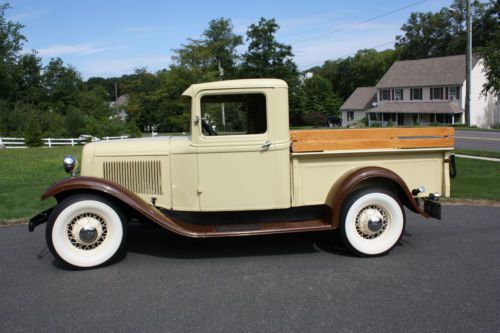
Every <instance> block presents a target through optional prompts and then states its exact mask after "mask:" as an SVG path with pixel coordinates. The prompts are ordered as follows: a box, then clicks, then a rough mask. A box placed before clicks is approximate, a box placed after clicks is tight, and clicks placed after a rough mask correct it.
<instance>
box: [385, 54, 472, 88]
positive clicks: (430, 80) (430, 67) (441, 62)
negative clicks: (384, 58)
mask: <svg viewBox="0 0 500 333" xmlns="http://www.w3.org/2000/svg"><path fill="white" fill-rule="evenodd" d="M477 61H478V58H477V57H474V56H473V57H472V67H474V66H475V65H476V63H477ZM464 80H465V55H463V54H462V55H455V56H449V57H438V58H427V59H418V60H405V61H396V62H395V63H394V64H392V66H391V68H389V70H388V71H387V72H386V73H385V75H384V76H383V77H382V79H380V81H379V82H378V83H377V85H376V87H377V88H394V87H419V86H438V85H446V84H462V83H463V82H464Z"/></svg>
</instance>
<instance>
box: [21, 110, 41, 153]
mask: <svg viewBox="0 0 500 333" xmlns="http://www.w3.org/2000/svg"><path fill="white" fill-rule="evenodd" d="M24 138H25V142H26V145H27V146H28V147H40V146H42V145H43V142H42V128H41V127H40V120H39V118H38V115H37V114H36V113H31V114H30V116H29V120H28V124H27V126H26V129H25V131H24Z"/></svg>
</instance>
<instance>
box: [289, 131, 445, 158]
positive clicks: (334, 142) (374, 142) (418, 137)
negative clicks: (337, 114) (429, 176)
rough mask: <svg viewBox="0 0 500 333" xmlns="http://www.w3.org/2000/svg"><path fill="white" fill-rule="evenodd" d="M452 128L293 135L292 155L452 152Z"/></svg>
mask: <svg viewBox="0 0 500 333" xmlns="http://www.w3.org/2000/svg"><path fill="white" fill-rule="evenodd" d="M454 133H455V130H454V128H452V127H426V128H369V129H364V128H363V129H327V130H294V131H290V136H291V138H292V152H294V153H304V152H320V151H329V150H356V149H388V148H393V149H411V148H453V145H454Z"/></svg>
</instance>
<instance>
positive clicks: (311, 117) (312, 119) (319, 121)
mask: <svg viewBox="0 0 500 333" xmlns="http://www.w3.org/2000/svg"><path fill="white" fill-rule="evenodd" d="M304 122H305V123H306V125H312V126H314V127H323V126H325V125H326V123H327V120H326V116H325V115H324V114H322V113H319V112H309V113H308V114H306V116H305V117H304Z"/></svg>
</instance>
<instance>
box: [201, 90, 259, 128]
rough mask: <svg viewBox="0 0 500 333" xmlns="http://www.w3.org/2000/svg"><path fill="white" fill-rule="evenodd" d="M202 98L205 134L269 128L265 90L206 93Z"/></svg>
mask: <svg viewBox="0 0 500 333" xmlns="http://www.w3.org/2000/svg"><path fill="white" fill-rule="evenodd" d="M200 102H201V103H200V104H201V114H202V130H203V134H204V135H242V134H261V133H265V132H266V131H267V121H266V96H265V95H263V94H227V95H205V96H203V97H202V98H201V101H200Z"/></svg>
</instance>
